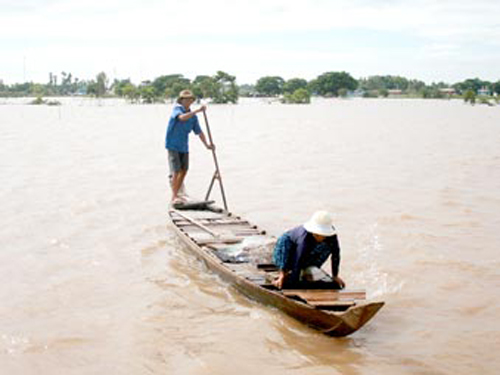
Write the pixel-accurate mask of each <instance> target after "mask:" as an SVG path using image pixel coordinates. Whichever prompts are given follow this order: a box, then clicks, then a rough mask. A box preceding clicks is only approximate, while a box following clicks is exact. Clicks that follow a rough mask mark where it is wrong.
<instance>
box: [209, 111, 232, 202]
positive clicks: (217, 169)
mask: <svg viewBox="0 0 500 375" xmlns="http://www.w3.org/2000/svg"><path fill="white" fill-rule="evenodd" d="M203 117H204V118H205V124H206V125H207V134H208V140H209V141H210V144H211V145H212V146H214V141H213V139H212V132H211V131H210V125H209V124H208V117H207V111H206V110H205V111H203ZM212 156H213V158H214V164H215V173H214V176H213V178H212V182H211V183H210V187H209V188H208V192H207V195H206V196H205V200H208V198H209V196H210V192H211V191H212V187H213V185H214V182H215V179H217V180H219V186H220V192H221V195H222V201H223V203H224V209H225V210H226V211H228V208H227V201H226V194H225V193H224V185H223V184H222V176H221V174H220V169H219V162H218V161H217V154H216V153H215V147H212Z"/></svg>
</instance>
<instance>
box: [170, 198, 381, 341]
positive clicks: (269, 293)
mask: <svg viewBox="0 0 500 375" xmlns="http://www.w3.org/2000/svg"><path fill="white" fill-rule="evenodd" d="M178 208H179V209H176V208H173V207H172V208H171V209H170V210H169V217H170V221H171V223H172V226H173V229H174V230H175V231H176V232H177V234H178V235H179V237H180V238H181V240H182V241H183V242H184V243H185V244H186V245H187V247H188V249H189V250H190V251H192V252H193V253H194V254H195V255H196V256H197V257H198V258H199V259H201V260H202V261H203V262H204V263H205V264H206V265H207V267H208V268H209V269H210V270H212V271H213V272H215V273H217V274H218V275H219V276H220V277H221V278H222V279H223V280H225V281H227V282H228V283H230V284H231V285H232V286H234V287H235V288H236V289H237V290H238V291H240V292H241V293H243V294H244V295H246V296H248V297H249V298H251V299H253V300H256V301H258V302H261V303H263V304H267V305H271V306H274V307H276V308H278V309H280V310H282V311H283V312H285V313H286V314H288V315H290V316H292V317H294V318H296V319H297V320H299V321H301V322H303V323H305V324H307V325H309V326H311V327H313V328H315V329H318V330H320V331H322V332H324V333H325V334H328V335H331V336H347V335H349V334H351V333H353V332H355V331H357V330H358V329H360V328H361V327H362V326H363V325H365V324H366V323H367V322H368V321H369V320H370V319H371V318H372V317H373V316H374V315H375V314H376V313H377V312H378V311H379V310H380V309H381V308H382V306H383V305H384V302H367V301H366V300H365V298H366V293H365V292H364V291H363V290H334V289H293V290H292V289H283V290H279V289H277V288H276V287H275V286H274V285H273V284H272V280H273V279H274V278H275V277H276V275H277V269H276V267H275V266H274V265H273V264H271V263H270V262H269V261H267V262H265V261H264V262H259V261H258V259H259V258H258V257H257V258H252V257H251V256H249V255H251V254H252V251H253V250H255V249H256V248H255V247H254V248H253V249H252V248H251V247H250V248H245V247H244V245H245V243H248V242H250V243H253V244H259V243H263V244H266V243H269V242H270V240H271V242H272V240H273V237H271V236H268V235H266V233H265V231H263V230H261V229H260V228H259V227H258V226H256V225H253V224H251V223H250V222H248V221H247V220H245V219H243V218H241V217H239V216H235V215H233V214H231V213H228V212H227V211H224V210H222V209H216V208H214V207H213V206H211V205H204V204H203V202H201V203H200V202H198V203H197V204H191V205H186V206H184V207H183V206H182V205H181V206H179V207H178ZM181 208H182V210H181ZM186 208H187V209H186ZM207 208H208V209H207ZM266 241H267V242H266ZM234 249H237V250H239V251H240V254H244V255H245V256H246V257H242V258H241V257H240V258H238V254H237V252H236V253H234V254H237V255H236V256H234V254H233V258H232V259H231V258H230V257H229V258H228V256H227V255H228V253H229V254H230V255H231V251H232V250H234ZM243 250H245V251H243ZM260 250H262V248H261V249H260ZM260 250H259V251H260ZM256 259H257V261H255V260H256Z"/></svg>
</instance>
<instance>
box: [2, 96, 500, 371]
mask: <svg viewBox="0 0 500 375" xmlns="http://www.w3.org/2000/svg"><path fill="white" fill-rule="evenodd" d="M25 101H26V100H24V102H25ZM22 102H23V100H17V101H8V100H5V99H3V100H2V101H0V179H1V180H0V181H1V183H0V199H1V206H0V244H1V251H0V301H1V303H0V374H9V375H11V374H64V375H71V374H118V375H121V374H123V375H135V374H138V375H139V374H216V375H226V374H228V375H229V374H235V373H237V374H240V375H244V374H275V375H278V374H301V375H319V374H328V375H332V374H348V375H365V374H370V375H371V374H384V375H401V374H439V375H441V374H442V375H457V374H464V375H465V374H484V375H493V374H496V373H498V372H497V371H498V368H499V367H500V360H499V357H498V353H500V296H499V290H500V272H499V266H500V248H499V245H500V106H496V107H486V106H475V107H473V106H469V105H464V104H463V103H462V102H461V101H432V100H428V101H423V100H323V101H316V102H314V103H313V104H311V105H308V106H293V105H280V104H268V103H265V102H261V101H252V100H250V101H242V103H241V104H239V105H233V106H211V107H209V111H208V116H209V119H210V125H211V128H212V132H213V135H214V139H215V141H216V145H217V147H218V149H217V152H218V156H219V163H220V165H221V170H222V175H223V178H224V183H225V187H226V190H227V196H228V203H229V207H230V209H231V210H232V211H233V212H235V213H238V214H240V215H243V216H245V217H247V218H249V219H250V220H251V221H253V222H254V223H256V224H259V225H260V226H262V227H263V228H265V229H267V230H268V232H269V233H271V234H273V235H279V234H280V233H281V232H282V231H284V230H286V229H288V228H290V227H292V226H295V225H297V224H300V223H302V222H304V221H306V220H307V219H308V217H309V215H310V214H311V213H312V212H313V211H315V210H317V209H325V210H329V211H331V212H332V213H333V214H334V216H335V224H336V227H337V229H338V232H339V238H340V241H341V247H342V263H341V276H342V277H343V278H344V280H346V282H347V284H348V286H349V287H352V288H366V289H367V292H368V297H369V298H371V299H381V300H384V301H386V303H387V304H386V306H385V307H384V308H383V309H382V310H381V311H380V312H379V314H378V315H377V316H376V317H375V318H374V319H373V320H372V321H371V322H370V323H369V324H368V325H367V326H366V327H364V328H363V329H361V330H360V331H358V332H357V333H355V334H354V335H352V336H350V337H347V338H342V339H335V338H329V337H326V336H323V335H322V334H320V333H318V332H316V331H314V330H312V329H309V328H307V327H306V326H304V325H302V324H301V323H298V322H296V321H295V320H293V319H292V318H289V317H287V316H286V315H284V314H282V313H281V312H279V311H276V310H275V309H273V308H271V307H266V306H262V305H259V304H256V303H254V302H251V301H249V300H247V299H246V298H245V297H242V296H241V295H239V294H238V293H237V292H235V291H234V290H232V289H231V288H230V287H229V286H228V285H227V284H225V283H224V282H222V281H221V280H220V279H219V278H217V277H216V276H214V275H212V274H210V273H208V272H207V271H206V269H205V268H204V266H203V265H202V264H201V263H200V262H199V261H197V260H196V259H194V258H193V256H192V255H191V254H190V253H189V252H188V251H187V250H186V249H185V247H184V246H183V245H182V244H181V243H180V241H179V240H178V239H177V238H176V237H175V235H174V233H173V232H172V230H171V229H169V227H168V226H167V202H168V200H169V195H170V193H169V190H168V189H167V188H166V158H165V150H164V148H163V147H164V146H163V143H164V134H165V127H166V121H167V118H168V115H169V113H170V109H171V105H149V106H141V105H125V104H124V103H122V102H119V101H111V100H110V101H101V102H99V101H93V100H84V99H72V100H63V102H64V103H63V105H62V106H61V107H47V106H27V105H22V104H21V103H22ZM191 145H192V147H191V169H190V173H189V175H188V181H187V188H188V191H189V193H190V194H191V195H193V196H202V195H203V194H204V193H205V191H206V188H207V186H208V182H209V181H210V178H211V176H212V174H213V164H212V159H211V155H210V153H209V152H208V151H206V150H205V149H204V148H203V147H202V145H201V143H200V142H199V141H198V140H197V139H195V138H194V137H192V138H191Z"/></svg>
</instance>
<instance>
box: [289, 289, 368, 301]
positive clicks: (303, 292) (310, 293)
mask: <svg viewBox="0 0 500 375" xmlns="http://www.w3.org/2000/svg"><path fill="white" fill-rule="evenodd" d="M282 292H283V294H284V295H285V296H288V297H291V296H297V297H300V298H303V299H305V300H342V299H349V298H353V299H358V300H363V299H366V292H365V291H364V290H352V291H349V290H335V289H284V290H283V291H282Z"/></svg>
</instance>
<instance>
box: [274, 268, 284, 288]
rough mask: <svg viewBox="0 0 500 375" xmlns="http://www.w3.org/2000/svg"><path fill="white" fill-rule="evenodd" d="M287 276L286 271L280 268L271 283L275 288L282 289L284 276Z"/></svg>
mask: <svg viewBox="0 0 500 375" xmlns="http://www.w3.org/2000/svg"><path fill="white" fill-rule="evenodd" d="M287 276H288V272H286V271H284V270H280V272H279V275H278V277H277V278H276V280H274V281H273V284H274V286H275V287H276V288H278V289H282V288H283V285H284V284H285V281H286V278H287Z"/></svg>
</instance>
